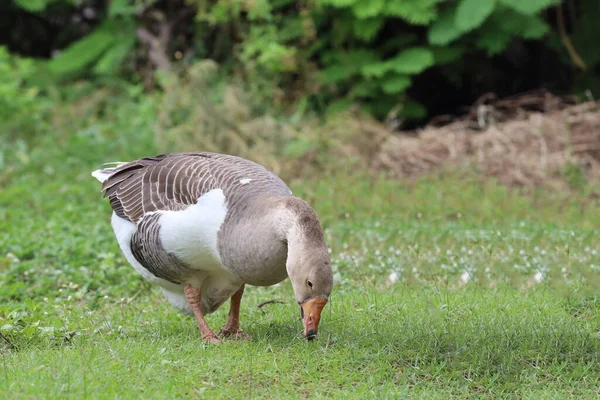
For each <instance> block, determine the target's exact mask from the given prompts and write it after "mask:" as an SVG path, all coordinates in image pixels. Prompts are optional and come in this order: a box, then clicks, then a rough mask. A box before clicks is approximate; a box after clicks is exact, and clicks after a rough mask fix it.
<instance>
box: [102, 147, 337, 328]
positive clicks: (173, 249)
mask: <svg viewBox="0 0 600 400" xmlns="http://www.w3.org/2000/svg"><path fill="white" fill-rule="evenodd" d="M92 175H93V176H94V177H96V178H97V179H98V180H100V181H101V182H102V189H103V190H104V191H105V193H104V197H107V198H108V199H109V200H110V204H111V207H112V209H113V214H112V219H111V224H112V227H113V230H114V233H115V236H116V238H117V241H118V243H119V246H120V248H121V250H122V252H123V254H124V255H125V257H126V259H127V260H128V262H129V263H130V264H131V265H132V266H133V267H134V268H135V269H136V271H137V272H138V273H140V274H141V275H142V276H143V277H144V278H145V279H147V280H149V281H151V282H153V283H156V284H158V285H159V286H160V287H161V289H162V292H163V294H164V295H165V297H166V299H167V300H168V301H169V303H170V304H171V305H172V306H173V307H175V308H176V309H178V310H180V311H183V312H186V313H193V314H195V315H196V317H197V319H198V318H199V317H198V313H200V314H199V315H200V317H201V318H200V319H201V320H200V319H199V320H198V322H199V328H200V330H201V332H202V333H203V338H204V336H205V333H207V331H206V330H205V329H204V328H203V327H202V326H201V325H202V323H204V320H203V316H204V315H206V314H210V313H212V312H214V311H215V310H217V309H218V308H219V307H220V306H221V305H222V304H223V303H224V302H225V301H227V299H229V298H232V310H233V311H235V310H234V299H236V298H237V297H236V293H239V298H241V293H243V288H244V285H245V284H250V285H258V286H267V285H273V284H275V283H278V282H281V281H282V280H284V279H285V278H286V277H288V275H289V276H297V277H296V279H292V284H293V286H294V289H295V292H296V297H297V299H296V300H297V301H298V302H299V303H301V304H303V303H304V302H306V301H308V300H313V299H325V301H326V298H327V296H328V295H329V292H330V291H331V282H330V281H331V277H330V275H331V266H330V264H329V256H328V255H326V254H323V249H325V252H326V246H325V243H324V239H323V234H322V230H321V227H320V224H319V222H318V219H317V217H316V215H315V214H314V212H313V211H312V209H311V208H310V206H308V204H307V203H306V202H304V201H303V200H301V199H298V198H296V197H293V196H292V192H291V190H290V189H289V187H288V186H287V185H286V184H285V183H284V182H283V181H282V180H281V179H280V178H279V177H277V176H276V175H275V174H274V173H272V172H270V171H268V170H267V169H266V168H264V167H263V166H261V165H259V164H256V163H254V162H252V161H249V160H246V159H242V158H239V157H234V156H229V155H224V154H216V153H173V154H165V155H160V156H156V157H146V158H141V159H139V160H135V161H132V162H128V163H117V165H116V166H115V167H113V168H106V169H102V170H97V171H94V172H93V173H92ZM293 250H298V251H293ZM307 252H314V253H315V254H317V256H316V260H317V261H316V263H317V264H319V266H318V267H317V271H318V272H320V271H321V270H324V271H325V272H324V273H320V274H318V275H319V276H321V275H323V276H324V278H323V279H324V282H323V283H322V284H321V283H320V282H319V279H315V278H314V277H313V278H312V280H315V281H316V282H317V283H319V286H322V287H323V290H324V291H323V293H318V294H317V295H316V296H311V295H310V293H304V292H307V291H308V292H314V290H313V289H314V286H313V282H312V281H311V280H309V279H308V278H307V277H308V276H309V275H311V274H312V275H314V271H313V270H314V268H313V267H312V266H311V265H310V264H312V263H313V261H312V260H313V259H314V258H315V255H314V254H313V255H311V254H306V253H307ZM307 261H308V262H307ZM320 264H323V265H320ZM312 275H311V276H312ZM300 276H301V277H300ZM295 280H296V281H298V283H294V281H295ZM300 280H303V281H302V282H300ZM307 282H310V287H309V288H307V287H304V286H306V285H307ZM298 285H299V286H303V287H302V288H301V290H296V289H297V288H296V286H298ZM309 289H310V290H309ZM299 292H300V293H299ZM236 301H237V300H236ZM196 303H197V304H196ZM322 305H324V303H323V304H322ZM238 306H239V301H238ZM303 307H304V306H303ZM196 308H197V309H196ZM321 308H322V307H321ZM234 314H235V312H234ZM319 316H320V310H319ZM231 317H232V314H231V312H230V319H231ZM234 317H235V316H234ZM238 317H239V307H238ZM229 322H231V321H229V320H228V324H229ZM317 324H318V318H317V322H316V324H314V325H315V326H314V328H315V329H314V331H315V332H316V325H317ZM230 325H231V324H230ZM233 325H235V323H233ZM305 325H306V324H305ZM230 328H231V327H230ZM233 328H235V329H234V330H239V327H236V326H234V327H233ZM209 333H212V331H210V332H209ZM234 333H235V332H234ZM212 335H214V334H212ZM208 336H211V335H210V334H208ZM210 339H214V337H211V338H210Z"/></svg>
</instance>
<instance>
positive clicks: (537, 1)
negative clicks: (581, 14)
mask: <svg viewBox="0 0 600 400" xmlns="http://www.w3.org/2000/svg"><path fill="white" fill-rule="evenodd" d="M559 2H560V0H498V3H501V4H503V5H505V6H507V7H509V8H511V9H513V10H515V11H517V12H518V13H520V14H525V15H535V14H537V13H539V12H540V11H542V10H543V9H544V8H548V7H550V6H553V5H555V4H558V3H559Z"/></svg>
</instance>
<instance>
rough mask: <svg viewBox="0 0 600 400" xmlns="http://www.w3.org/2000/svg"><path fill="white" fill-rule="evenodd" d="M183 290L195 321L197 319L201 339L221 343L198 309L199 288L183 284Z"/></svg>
mask: <svg viewBox="0 0 600 400" xmlns="http://www.w3.org/2000/svg"><path fill="white" fill-rule="evenodd" d="M183 291H184V293H185V298H186V299H187V301H188V303H190V307H192V311H193V312H194V316H195V317H196V321H198V330H199V331H200V335H201V336H202V341H203V342H206V343H221V341H220V340H219V339H218V338H217V335H215V333H214V332H213V331H212V330H211V329H210V328H209V327H208V325H207V324H206V321H205V320H204V316H203V315H202V311H200V298H201V294H200V289H199V288H197V287H194V286H192V285H185V286H184V287H183Z"/></svg>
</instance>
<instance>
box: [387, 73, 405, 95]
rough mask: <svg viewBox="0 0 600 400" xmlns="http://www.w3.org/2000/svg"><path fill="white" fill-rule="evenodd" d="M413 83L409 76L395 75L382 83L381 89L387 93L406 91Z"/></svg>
mask: <svg viewBox="0 0 600 400" xmlns="http://www.w3.org/2000/svg"><path fill="white" fill-rule="evenodd" d="M411 83H412V81H411V79H410V77H409V76H406V75H394V76H392V77H391V78H388V79H386V80H385V81H383V82H382V84H381V89H382V90H383V91H384V92H385V93H387V94H398V93H402V92H404V91H405V90H406V89H408V87H409V86H410V84H411Z"/></svg>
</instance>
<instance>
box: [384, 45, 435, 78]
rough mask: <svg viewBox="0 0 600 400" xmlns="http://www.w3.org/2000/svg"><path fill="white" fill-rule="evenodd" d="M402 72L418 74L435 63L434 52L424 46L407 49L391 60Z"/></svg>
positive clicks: (395, 68)
mask: <svg viewBox="0 0 600 400" xmlns="http://www.w3.org/2000/svg"><path fill="white" fill-rule="evenodd" d="M389 62H390V63H391V64H392V67H393V69H394V71H396V72H398V73H400V74H418V73H420V72H422V71H424V70H426V69H427V68H429V67H431V66H432V65H433V64H434V59H433V52H432V51H431V50H429V49H427V48H424V47H412V48H410V49H406V50H404V51H402V52H401V53H400V54H398V55H397V56H396V57H394V58H393V59H391V60H390V61H389Z"/></svg>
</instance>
